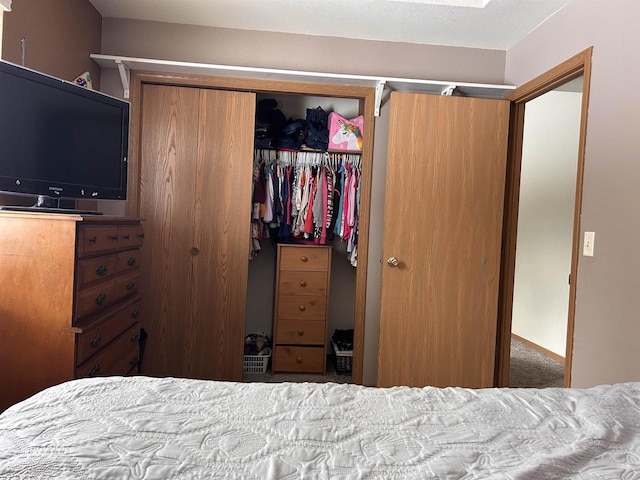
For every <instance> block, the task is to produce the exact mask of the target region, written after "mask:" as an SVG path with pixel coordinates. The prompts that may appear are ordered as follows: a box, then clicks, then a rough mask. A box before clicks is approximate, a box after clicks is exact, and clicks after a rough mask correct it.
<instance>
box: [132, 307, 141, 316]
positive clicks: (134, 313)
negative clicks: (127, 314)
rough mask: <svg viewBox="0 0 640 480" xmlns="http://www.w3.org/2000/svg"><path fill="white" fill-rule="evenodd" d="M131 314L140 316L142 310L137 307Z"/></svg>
mask: <svg viewBox="0 0 640 480" xmlns="http://www.w3.org/2000/svg"><path fill="white" fill-rule="evenodd" d="M131 316H132V317H133V318H138V317H139V316H140V310H138V309H137V308H135V309H133V311H132V312H131Z"/></svg>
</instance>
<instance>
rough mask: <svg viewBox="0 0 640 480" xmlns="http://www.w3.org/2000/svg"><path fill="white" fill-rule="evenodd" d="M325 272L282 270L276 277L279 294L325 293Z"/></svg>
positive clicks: (326, 275) (326, 277)
mask: <svg viewBox="0 0 640 480" xmlns="http://www.w3.org/2000/svg"><path fill="white" fill-rule="evenodd" d="M328 276H329V274H328V273H327V272H307V271H304V270H282V271H280V275H279V277H278V292H279V293H280V295H326V294H327V279H328Z"/></svg>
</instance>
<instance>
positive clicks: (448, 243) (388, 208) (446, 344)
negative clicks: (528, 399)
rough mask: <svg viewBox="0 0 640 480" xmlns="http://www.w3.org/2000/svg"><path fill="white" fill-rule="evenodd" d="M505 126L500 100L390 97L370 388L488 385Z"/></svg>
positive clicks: (490, 380) (506, 118) (506, 108)
mask: <svg viewBox="0 0 640 480" xmlns="http://www.w3.org/2000/svg"><path fill="white" fill-rule="evenodd" d="M508 121H509V103H508V102H507V101H502V100H487V99H472V98H462V97H443V96H434V95H424V94H413V93H395V92H394V93H393V94H392V96H391V117H390V131H389V150H388V164H387V177H386V182H387V183H386V194H385V195H386V196H385V211H384V218H385V222H384V236H383V266H382V291H381V311H380V337H379V358H378V379H377V384H378V386H385V387H386V386H392V385H410V386H425V385H433V386H440V387H445V386H452V385H458V386H466V387H488V386H492V385H493V375H494V359H495V341H496V324H497V302H498V277H499V266H500V247H501V230H502V210H503V196H504V181H505V166H506V153H507V130H508ZM391 257H393V258H396V259H397V261H398V264H397V266H394V265H393V263H394V262H393V260H391V262H390V263H388V262H387V261H388V259H389V258H391Z"/></svg>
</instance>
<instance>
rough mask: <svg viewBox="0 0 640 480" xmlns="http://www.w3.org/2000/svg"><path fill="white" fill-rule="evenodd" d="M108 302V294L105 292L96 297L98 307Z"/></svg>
mask: <svg viewBox="0 0 640 480" xmlns="http://www.w3.org/2000/svg"><path fill="white" fill-rule="evenodd" d="M106 301H107V294H106V293H104V292H103V293H101V294H100V295H98V296H97V297H96V303H97V304H98V305H104V302H106Z"/></svg>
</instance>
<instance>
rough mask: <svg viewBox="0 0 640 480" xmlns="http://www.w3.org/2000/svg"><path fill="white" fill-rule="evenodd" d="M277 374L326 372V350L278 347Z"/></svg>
mask: <svg viewBox="0 0 640 480" xmlns="http://www.w3.org/2000/svg"><path fill="white" fill-rule="evenodd" d="M273 370H274V371H275V372H309V373H322V372H323V371H324V348H322V347H284V346H277V347H276V356H275V364H274V367H273Z"/></svg>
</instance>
